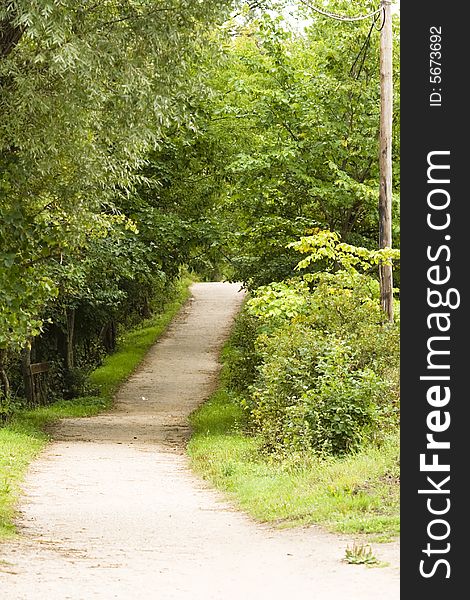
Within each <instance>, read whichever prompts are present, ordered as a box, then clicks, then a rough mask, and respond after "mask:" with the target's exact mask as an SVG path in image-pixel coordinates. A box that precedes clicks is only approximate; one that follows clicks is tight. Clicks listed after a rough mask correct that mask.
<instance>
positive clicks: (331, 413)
mask: <svg viewBox="0 0 470 600" xmlns="http://www.w3.org/2000/svg"><path fill="white" fill-rule="evenodd" d="M290 285H291V289H290V290H289V289H288V288H289V284H274V285H273V286H272V287H270V286H266V287H264V288H262V289H260V290H259V291H258V292H257V293H255V295H254V298H253V300H250V301H248V303H247V306H246V308H245V310H244V312H243V313H242V315H241V316H240V317H239V320H238V324H237V328H236V329H235V332H234V336H233V338H232V343H231V347H232V349H231V350H230V353H231V354H230V356H229V360H228V371H229V381H230V382H231V385H232V388H233V389H236V390H237V389H238V391H240V392H242V396H243V399H242V404H243V405H244V407H245V408H246V409H247V412H248V415H249V420H250V422H251V424H252V426H253V427H254V428H255V430H256V431H257V432H258V433H259V434H260V436H261V437H262V439H263V442H264V447H265V449H266V450H267V451H270V452H279V451H281V452H284V451H289V452H291V451H311V452H312V451H313V452H314V453H316V454H321V455H324V454H333V455H339V454H344V453H346V452H351V451H353V450H355V449H357V448H358V447H359V446H360V445H361V444H362V443H363V442H366V441H375V442H380V441H381V439H382V438H383V436H384V434H385V433H386V432H388V431H390V430H391V429H395V428H396V427H397V425H398V399H399V393H398V373H399V328H398V325H397V324H389V323H385V322H384V315H383V313H382V310H381V308H380V304H379V298H378V291H379V290H378V285H377V282H376V281H374V280H373V279H372V278H371V277H369V276H367V275H361V274H359V273H357V272H356V273H351V272H348V273H346V272H344V271H341V272H338V273H336V274H328V273H322V274H321V275H318V276H316V278H315V281H314V287H313V289H312V290H309V289H308V287H307V286H305V285H304V284H297V283H292V284H290ZM293 294H295V295H293ZM302 295H303V301H300V300H299V298H300V297H301V296H302ZM284 298H285V299H286V306H288V310H284V308H283V299H284Z"/></svg>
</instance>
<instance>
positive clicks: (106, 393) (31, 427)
mask: <svg viewBox="0 0 470 600" xmlns="http://www.w3.org/2000/svg"><path fill="white" fill-rule="evenodd" d="M190 283H191V280H190V279H189V278H184V279H182V280H181V282H180V284H179V287H178V288H177V290H176V292H175V294H174V296H173V298H172V300H171V302H169V303H168V304H167V305H166V307H165V310H164V312H162V313H161V314H159V315H156V316H154V317H152V318H151V319H148V320H146V321H144V322H143V323H141V324H140V326H138V327H136V328H135V329H133V330H131V331H128V332H126V333H125V334H124V335H123V336H122V337H121V339H120V340H119V343H118V347H117V349H116V351H115V352H114V353H113V354H111V355H109V356H108V357H106V359H105V360H104V362H103V364H102V365H101V366H100V367H98V368H97V369H96V370H95V371H93V373H91V375H90V377H89V381H90V384H91V386H92V387H95V388H97V389H98V390H99V395H96V396H86V397H80V398H75V399H74V400H61V401H59V402H55V403H54V404H51V405H49V406H43V407H39V408H36V409H34V410H21V411H18V412H17V413H16V414H15V415H14V417H13V418H12V419H11V420H10V421H9V422H8V423H7V424H6V425H5V426H4V427H0V539H2V538H3V539H5V538H8V537H12V536H14V535H15V526H14V523H13V519H14V516H15V506H16V504H17V502H18V498H19V495H20V484H21V482H22V480H23V477H24V475H25V472H26V470H27V468H28V466H29V464H30V463H31V461H32V460H33V459H34V458H35V457H36V456H37V455H38V454H39V453H40V452H41V450H43V449H44V447H45V446H46V444H47V443H48V441H49V438H48V435H47V434H46V433H45V428H46V426H47V425H49V424H51V423H53V422H54V421H57V420H59V419H63V418H67V417H76V418H77V417H90V416H93V415H96V414H98V413H99V412H101V411H103V410H106V409H108V408H110V406H111V405H112V399H113V395H114V393H115V392H116V390H117V388H118V387H119V385H120V384H121V383H122V382H123V381H125V380H126V379H127V378H128V377H129V375H130V374H131V373H132V372H133V371H134V370H135V368H136V367H137V366H138V365H139V363H140V362H141V361H142V359H143V357H144V356H145V354H146V353H147V351H148V350H149V348H150V346H152V344H153V343H154V342H155V341H156V340H157V339H158V338H159V337H160V336H161V334H162V333H163V332H164V331H165V329H166V328H167V327H168V325H169V323H170V322H171V320H172V319H173V318H174V317H175V315H176V314H177V312H178V311H179V310H180V308H181V306H182V305H183V304H184V302H185V301H186V300H187V299H188V298H189V295H190V292H189V284H190Z"/></svg>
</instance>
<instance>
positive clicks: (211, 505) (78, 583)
mask: <svg viewBox="0 0 470 600" xmlns="http://www.w3.org/2000/svg"><path fill="white" fill-rule="evenodd" d="M240 301H241V294H239V293H238V287H237V286H236V285H232V284H227V283H200V284H195V285H194V287H193V298H192V300H191V302H190V303H189V304H188V306H187V307H186V308H185V309H184V310H183V311H182V313H180V315H179V316H178V317H177V319H176V320H175V321H174V322H173V324H172V326H171V327H170V329H169V331H168V333H167V335H166V336H165V337H164V338H163V339H162V340H161V341H160V342H159V343H158V344H157V345H155V346H154V347H153V349H152V350H151V351H150V353H149V354H148V355H147V358H146V359H145V361H144V363H143V365H142V366H141V367H140V368H139V370H138V371H137V372H136V373H135V375H134V376H132V377H131V378H130V380H129V381H128V382H127V383H126V384H125V385H124V386H123V387H122V388H121V391H120V392H119V394H118V396H117V404H116V409H115V410H113V411H112V412H110V413H108V414H105V415H100V416H97V417H93V418H90V419H76V420H66V421H64V422H62V423H61V425H60V426H59V427H57V429H56V430H55V432H54V437H55V440H56V441H55V442H54V443H53V444H51V445H50V446H49V448H48V450H47V451H46V452H45V453H44V454H43V455H42V457H41V458H40V460H38V461H36V463H35V464H34V465H33V467H32V468H31V470H30V472H29V475H28V478H27V481H26V485H25V499H24V503H23V506H22V510H21V515H20V520H19V525H20V530H21V533H22V534H23V538H22V539H21V540H20V541H15V542H12V543H9V544H5V545H3V546H2V547H1V548H0V596H1V598H2V600H43V599H44V600H46V599H47V600H67V599H73V600H92V599H100V600H108V599H109V600H111V599H113V598H119V599H120V600H135V599H138V600H141V599H142V600H144V599H145V600H147V599H148V600H173V599H174V600H235V599H237V600H265V599H266V600H284V599H288V600H303V599H309V600H336V599H339V598H341V599H343V598H344V599H347V600H369V599H371V600H372V599H374V600H376V599H377V598H380V599H381V600H389V599H390V600H392V599H393V600H397V599H398V597H399V591H398V582H399V578H398V548H397V545H395V544H392V545H386V546H382V545H380V546H377V547H376V548H375V550H376V553H377V554H378V555H379V557H380V558H381V559H382V560H386V561H390V563H391V566H389V567H385V568H367V567H364V566H352V565H346V564H344V563H342V562H341V558H342V557H343V555H344V549H345V547H346V545H347V542H348V541H350V540H348V539H347V538H345V537H340V536H334V535H330V534H327V533H324V532H322V531H320V530H317V529H316V528H306V529H300V530H285V531H277V530H274V529H272V528H270V527H267V526H262V525H257V524H255V523H253V522H252V521H251V520H250V519H249V518H247V517H245V516H244V515H243V514H240V513H238V512H236V511H235V510H233V508H232V507H231V506H230V505H229V504H227V503H226V502H225V501H224V500H223V499H222V498H221V496H220V495H219V494H218V493H217V492H215V491H214V490H211V489H209V488H208V486H206V485H205V484H204V483H202V482H201V481H200V480H199V479H198V478H196V477H195V476H194V475H192V474H191V472H190V471H189V470H188V466H187V460H186V458H185V456H184V453H183V451H182V449H183V443H184V440H185V438H186V437H187V434H188V430H187V422H186V417H187V415H188V414H189V413H190V412H191V411H192V410H193V409H194V407H195V406H196V405H198V404H199V403H200V402H201V401H202V400H203V399H204V398H206V397H207V395H208V393H209V392H210V390H211V388H212V386H213V385H214V379H215V374H216V373H217V371H218V364H217V353H218V350H219V349H220V345H221V343H222V341H223V340H224V338H225V336H226V334H227V331H228V328H229V326H230V323H231V320H232V317H233V315H234V314H235V312H236V310H237V308H238V306H239V304H240Z"/></svg>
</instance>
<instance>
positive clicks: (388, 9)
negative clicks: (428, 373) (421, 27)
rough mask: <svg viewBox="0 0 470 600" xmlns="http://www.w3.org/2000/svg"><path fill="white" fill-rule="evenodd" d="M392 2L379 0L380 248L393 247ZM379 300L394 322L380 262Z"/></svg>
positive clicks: (387, 269)
mask: <svg viewBox="0 0 470 600" xmlns="http://www.w3.org/2000/svg"><path fill="white" fill-rule="evenodd" d="M391 4H392V2H391V0H381V5H382V8H383V20H384V22H383V27H382V31H381V32H380V158H379V168H380V190H379V248H391V247H392V115H393V70H392V67H393V59H392V40H393V37H392V6H391ZM379 277H380V302H381V304H382V308H383V309H384V311H385V313H386V314H387V317H388V320H389V321H393V272H392V266H391V265H379Z"/></svg>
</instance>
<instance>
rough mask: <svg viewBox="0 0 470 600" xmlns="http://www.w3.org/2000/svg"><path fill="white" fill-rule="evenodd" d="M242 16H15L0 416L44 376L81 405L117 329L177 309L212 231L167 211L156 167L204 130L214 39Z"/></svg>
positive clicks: (159, 6) (5, 51) (0, 84)
mask: <svg viewBox="0 0 470 600" xmlns="http://www.w3.org/2000/svg"><path fill="white" fill-rule="evenodd" d="M230 5H231V3H230V2H224V1H215V0H214V1H207V2H203V3H202V2H199V1H197V0H194V1H193V0H189V1H188V0H184V1H183V0H165V1H164V2H154V1H151V0H131V1H125V2H115V1H114V0H112V1H111V0H105V1H103V2H98V3H95V2H91V1H90V2H81V1H80V2H78V1H76V0H66V1H60V2H59V1H57V0H40V1H37V2H32V3H31V2H25V1H23V0H3V1H2V2H0V91H1V93H0V112H1V117H2V118H1V124H0V222H1V227H0V413H2V412H4V413H8V411H9V410H10V405H11V402H12V400H15V398H19V397H20V396H24V395H26V397H27V398H28V400H29V401H30V402H31V401H32V400H34V394H33V393H32V390H31V387H32V384H31V382H30V381H29V375H28V368H29V363H30V362H41V361H44V360H49V361H50V362H51V366H52V371H51V373H50V374H49V377H48V380H49V386H50V391H51V393H55V394H58V395H62V394H68V395H73V394H74V393H76V391H77V386H78V387H79V383H80V379H81V377H82V375H81V373H80V369H81V368H83V367H88V368H89V367H90V366H93V365H94V364H96V363H97V361H99V360H100V359H101V357H102V355H103V353H104V352H105V351H110V350H112V349H113V348H114V345H115V340H116V329H117V327H118V325H119V324H120V323H122V324H124V325H128V324H129V323H131V322H135V321H136V320H138V319H139V318H145V317H149V316H150V315H151V314H152V312H153V310H158V309H159V308H160V307H161V305H162V303H163V301H164V300H165V298H166V297H167V296H171V294H172V285H173V283H172V282H173V281H174V280H175V278H177V277H178V274H179V270H180V267H181V265H183V264H187V263H188V260H189V258H190V255H191V252H192V251H193V248H194V247H197V244H198V240H197V234H196V233H195V230H196V229H197V227H196V226H194V225H193V222H192V221H193V220H196V221H197V220H199V219H201V218H203V215H202V214H201V211H197V210H194V211H193V214H192V215H191V216H190V217H188V216H187V215H186V214H185V212H184V211H185V209H184V206H182V207H179V206H178V207H175V206H174V205H173V204H168V203H166V202H165V201H163V200H162V199H161V197H160V196H161V195H160V193H159V190H160V188H161V187H162V185H163V181H162V178H161V177H160V172H158V170H161V169H163V168H164V167H163V166H160V167H159V169H157V167H155V166H154V167H153V168H152V169H150V171H151V172H150V173H149V172H148V165H149V164H153V163H152V156H153V155H154V154H155V153H156V152H158V151H159V149H160V148H162V147H163V146H164V145H165V144H168V143H170V142H169V141H168V140H170V139H171V137H172V136H173V135H175V132H178V134H179V135H183V133H182V132H185V131H187V132H191V131H194V130H195V127H196V126H195V122H194V121H195V118H196V116H197V115H195V114H194V113H193V111H192V104H193V102H194V99H195V98H198V97H201V96H203V95H204V94H205V93H206V92H205V89H206V87H207V84H206V82H205V81H204V78H203V77H202V75H201V74H200V72H199V69H198V67H197V65H199V64H200V63H201V61H203V60H207V55H208V54H209V53H211V52H215V50H212V42H211V41H210V40H209V38H208V34H207V33H206V32H207V30H208V28H209V26H210V24H212V23H214V22H217V21H218V20H220V19H222V18H223V17H224V15H226V10H227V9H228V8H229V6H230ZM159 164H160V165H161V164H162V163H161V162H160V163H159ZM182 204H184V202H182ZM20 354H21V369H20ZM77 368H79V370H78V371H77ZM20 370H21V371H22V372H23V373H22V376H21V373H20ZM11 384H12V385H11Z"/></svg>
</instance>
